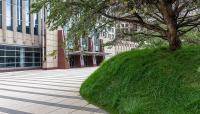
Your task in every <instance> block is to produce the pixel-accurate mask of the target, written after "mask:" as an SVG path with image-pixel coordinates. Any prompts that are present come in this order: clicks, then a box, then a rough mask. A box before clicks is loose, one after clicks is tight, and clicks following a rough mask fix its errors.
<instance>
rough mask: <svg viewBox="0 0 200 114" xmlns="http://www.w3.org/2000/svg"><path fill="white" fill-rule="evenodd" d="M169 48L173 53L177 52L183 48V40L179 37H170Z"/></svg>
mask: <svg viewBox="0 0 200 114" xmlns="http://www.w3.org/2000/svg"><path fill="white" fill-rule="evenodd" d="M168 40H169V48H170V50H171V51H176V50H177V49H180V48H181V40H180V39H179V37H177V36H171V35H170V36H169V37H168Z"/></svg>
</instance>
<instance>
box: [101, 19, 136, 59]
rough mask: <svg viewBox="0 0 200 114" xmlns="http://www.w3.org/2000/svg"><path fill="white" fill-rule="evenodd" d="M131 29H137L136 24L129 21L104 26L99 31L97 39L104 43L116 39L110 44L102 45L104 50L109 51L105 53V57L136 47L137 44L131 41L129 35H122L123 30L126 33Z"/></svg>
mask: <svg viewBox="0 0 200 114" xmlns="http://www.w3.org/2000/svg"><path fill="white" fill-rule="evenodd" d="M131 31H137V26H136V25H133V24H130V23H125V22H118V23H117V24H116V25H115V26H113V27H110V28H106V29H105V30H104V31H102V32H101V33H100V36H99V39H101V40H103V43H104V44H106V43H108V42H112V41H114V40H116V39H117V40H116V41H115V42H113V43H112V45H108V46H105V47H104V50H105V52H106V53H109V54H107V55H106V58H107V59H108V58H111V57H112V56H114V55H116V54H119V53H121V52H126V51H129V50H131V49H133V48H137V46H138V44H137V43H134V42H132V41H131V37H127V36H124V35H123V32H124V33H127V32H131Z"/></svg>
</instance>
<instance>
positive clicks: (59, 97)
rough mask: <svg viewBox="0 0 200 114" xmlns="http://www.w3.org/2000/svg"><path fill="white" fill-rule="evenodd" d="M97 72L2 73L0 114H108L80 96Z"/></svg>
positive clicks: (78, 70) (36, 71)
mask: <svg viewBox="0 0 200 114" xmlns="http://www.w3.org/2000/svg"><path fill="white" fill-rule="evenodd" d="M95 69H96V68H82V69H68V70H30V71H18V72H7V73H0V114H106V112H104V111H102V110H100V109H99V108H97V107H95V106H93V105H91V104H88V103H87V101H85V100H83V99H82V98H81V96H80V95H79V88H80V85H81V83H82V82H83V81H84V80H85V79H86V78H87V77H88V76H89V74H91V73H92V72H93V71H94V70H95Z"/></svg>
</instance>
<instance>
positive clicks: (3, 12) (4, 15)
mask: <svg viewBox="0 0 200 114" xmlns="http://www.w3.org/2000/svg"><path fill="white" fill-rule="evenodd" d="M2 31H3V42H6V37H7V34H6V31H7V27H6V0H2Z"/></svg>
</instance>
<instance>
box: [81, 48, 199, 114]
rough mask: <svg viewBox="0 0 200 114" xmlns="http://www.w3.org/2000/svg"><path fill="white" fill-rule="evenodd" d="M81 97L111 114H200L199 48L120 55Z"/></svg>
mask: <svg viewBox="0 0 200 114" xmlns="http://www.w3.org/2000/svg"><path fill="white" fill-rule="evenodd" d="M80 93H81V95H82V96H83V97H84V98H85V99H86V100H88V101H89V102H91V103H93V104H95V105H97V106H100V107H102V108H103V109H105V110H106V111H108V112H110V113H111V114H200V47H187V48H183V49H181V50H178V51H176V52H170V51H167V50H166V49H145V50H133V51H130V52H126V53H123V54H120V55H118V56H115V57H113V58H112V59H110V60H108V61H106V62H105V63H103V64H102V65H101V67H100V68H99V69H98V70H97V71H95V72H94V73H93V74H92V75H91V76H90V77H89V78H88V79H87V80H86V81H85V82H84V83H83V84H82V87H81V90H80Z"/></svg>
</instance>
